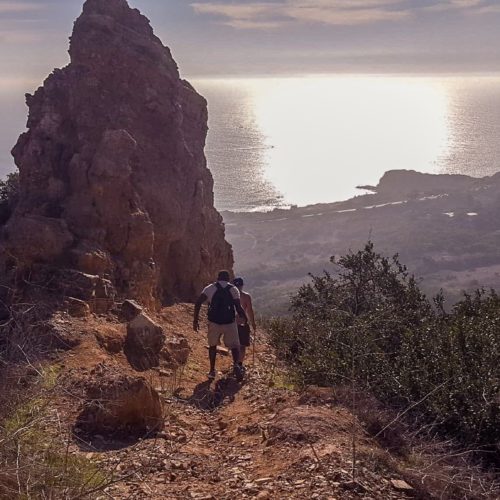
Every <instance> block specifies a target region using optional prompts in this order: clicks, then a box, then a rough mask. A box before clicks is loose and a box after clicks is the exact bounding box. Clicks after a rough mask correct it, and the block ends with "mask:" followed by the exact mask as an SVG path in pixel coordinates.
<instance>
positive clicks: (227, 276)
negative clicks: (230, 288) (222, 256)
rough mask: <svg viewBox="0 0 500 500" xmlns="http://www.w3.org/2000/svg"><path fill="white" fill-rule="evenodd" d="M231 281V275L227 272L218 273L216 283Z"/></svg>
mask: <svg viewBox="0 0 500 500" xmlns="http://www.w3.org/2000/svg"><path fill="white" fill-rule="evenodd" d="M230 279H231V274H230V273H229V271H225V270H222V271H219V276H218V277H217V280H218V281H229V280H230Z"/></svg>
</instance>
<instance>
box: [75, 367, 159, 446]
mask: <svg viewBox="0 0 500 500" xmlns="http://www.w3.org/2000/svg"><path fill="white" fill-rule="evenodd" d="M162 426H163V411H162V404H161V400H160V396H159V395H158V393H157V392H156V391H155V390H154V389H153V388H152V387H151V386H150V384H149V383H148V382H147V381H146V380H145V379H144V378H142V377H134V376H130V375H127V374H124V373H120V372H119V371H117V370H116V369H113V368H111V367H108V366H106V365H103V364H101V365H98V366H97V367H96V368H95V369H93V370H92V372H91V373H90V376H89V379H88V381H87V382H86V401H85V405H84V409H83V411H82V412H81V414H80V416H79V417H78V420H77V423H76V427H77V428H78V429H79V430H81V431H84V432H85V433H90V434H101V435H106V434H107V435H110V434H113V435H125V436H127V437H129V436H142V435H145V434H149V433H153V432H156V431H158V430H161V428H162Z"/></svg>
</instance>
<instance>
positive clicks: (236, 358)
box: [231, 347, 240, 365]
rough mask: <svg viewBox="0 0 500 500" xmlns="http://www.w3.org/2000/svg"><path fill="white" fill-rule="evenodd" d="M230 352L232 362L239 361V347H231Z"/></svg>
mask: <svg viewBox="0 0 500 500" xmlns="http://www.w3.org/2000/svg"><path fill="white" fill-rule="evenodd" d="M231 354H232V355H233V363H234V364H235V365H237V364H238V363H239V361H240V349H239V347H233V348H232V349H231Z"/></svg>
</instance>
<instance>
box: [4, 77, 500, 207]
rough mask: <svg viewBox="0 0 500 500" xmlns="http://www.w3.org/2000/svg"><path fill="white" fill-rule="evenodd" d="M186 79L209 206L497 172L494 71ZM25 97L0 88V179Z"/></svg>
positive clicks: (294, 199)
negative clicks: (425, 175)
mask: <svg viewBox="0 0 500 500" xmlns="http://www.w3.org/2000/svg"><path fill="white" fill-rule="evenodd" d="M191 82H192V83H193V85H194V86H195V87H196V89H197V90H198V91H199V92H200V93H201V94H202V95H204V96H205V97H206V98H207V100H208V106H209V127H210V131H209V135H208V140H207V147H206V155H207V159H208V166H209V168H210V169H211V171H212V173H213V176H214V180H215V200H216V206H217V208H218V209H219V210H233V211H264V210H271V209H273V208H275V207H287V206H291V205H299V206H302V205H308V204H314V203H326V202H333V201H340V200H345V199H347V198H350V197H352V196H355V195H356V194H360V193H361V191H360V190H358V189H356V186H359V185H367V184H369V185H373V184H376V183H377V182H378V180H379V179H380V177H381V176H382V175H383V173H384V172H386V171H387V170H391V169H413V170H417V171H421V172H431V173H460V174H467V175H472V176H476V177H481V176H486V175H491V174H493V173H495V172H497V171H499V170H500V76H498V75H493V76H465V77H457V76H449V77H441V76H440V77H423V76H387V75H383V76H382V75H381V76H372V75H369V76H368V75H320V76H307V77H288V78H285V77H280V78H230V79H191ZM25 85H26V84H24V86H25ZM20 86H21V85H20ZM20 86H19V88H20ZM23 93H24V89H21V90H19V89H18V87H17V86H15V88H13V87H12V86H10V85H9V86H8V88H7V87H5V86H4V87H2V86H1V85H0V109H1V110H2V113H0V174H1V175H2V176H4V175H5V174H6V173H7V172H9V171H11V170H12V169H13V168H14V165H13V162H12V159H11V157H10V153H9V151H10V149H11V147H12V146H13V145H14V144H15V142H16V139H17V136H18V135H19V133H20V132H22V131H23V129H24V125H25V123H26V112H27V110H26V107H25V105H24V95H23Z"/></svg>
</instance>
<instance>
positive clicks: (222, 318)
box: [193, 271, 248, 380]
mask: <svg viewBox="0 0 500 500" xmlns="http://www.w3.org/2000/svg"><path fill="white" fill-rule="evenodd" d="M230 279H231V277H230V275H229V272H228V271H220V272H219V275H218V277H217V281H216V282H215V283H212V284H210V285H208V286H206V287H205V288H204V290H203V292H201V295H200V296H199V297H198V300H197V301H196V303H195V306H194V319H193V330H194V331H195V332H197V331H198V330H199V328H200V322H199V317H200V309H201V306H202V305H203V304H204V303H205V302H207V301H208V303H209V306H208V347H209V349H208V356H209V359H210V372H209V373H208V378H209V379H214V378H215V375H216V372H215V361H216V358H217V346H218V345H219V343H220V339H221V337H224V344H225V345H226V347H227V348H228V349H230V350H231V354H232V356H233V363H234V375H235V377H236V379H237V380H241V379H242V378H243V375H244V373H243V368H242V364H241V362H240V339H239V336H238V326H237V324H236V312H237V313H238V316H239V317H240V318H242V319H241V320H240V321H243V322H246V321H248V320H247V315H246V313H245V311H244V310H243V308H242V307H241V303H240V292H239V290H238V288H237V287H236V286H234V285H232V284H231V283H230Z"/></svg>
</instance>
